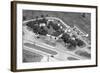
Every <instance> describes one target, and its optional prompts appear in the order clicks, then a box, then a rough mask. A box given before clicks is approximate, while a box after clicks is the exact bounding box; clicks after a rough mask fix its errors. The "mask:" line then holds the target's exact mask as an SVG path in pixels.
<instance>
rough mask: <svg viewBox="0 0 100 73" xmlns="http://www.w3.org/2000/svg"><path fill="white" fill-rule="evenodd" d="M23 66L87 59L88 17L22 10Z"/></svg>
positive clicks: (82, 14) (84, 14) (89, 27)
mask: <svg viewBox="0 0 100 73" xmlns="http://www.w3.org/2000/svg"><path fill="white" fill-rule="evenodd" d="M22 28H23V36H22V39H23V62H24V63H27V62H56V61H74V60H86V59H91V13H76V12H60V11H58V12H55V11H36V10H23V24H22Z"/></svg>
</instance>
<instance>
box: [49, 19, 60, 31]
mask: <svg viewBox="0 0 100 73" xmlns="http://www.w3.org/2000/svg"><path fill="white" fill-rule="evenodd" d="M48 25H49V26H50V25H51V26H52V28H53V29H54V30H55V31H57V30H59V29H60V26H58V25H57V23H54V22H52V21H50V22H49V24H48Z"/></svg>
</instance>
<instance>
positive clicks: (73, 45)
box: [61, 33, 85, 49]
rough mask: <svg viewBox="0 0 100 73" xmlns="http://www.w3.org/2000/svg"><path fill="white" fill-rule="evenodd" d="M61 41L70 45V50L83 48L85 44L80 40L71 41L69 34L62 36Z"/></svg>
mask: <svg viewBox="0 0 100 73" xmlns="http://www.w3.org/2000/svg"><path fill="white" fill-rule="evenodd" d="M61 39H62V40H63V41H64V43H65V44H66V43H67V44H69V45H68V48H69V49H70V48H76V46H79V47H81V46H83V45H84V44H85V43H84V42H83V41H82V40H80V39H78V38H75V40H73V39H71V37H70V35H69V34H67V33H64V34H63V35H62V37H61Z"/></svg>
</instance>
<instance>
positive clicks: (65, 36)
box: [61, 33, 70, 43]
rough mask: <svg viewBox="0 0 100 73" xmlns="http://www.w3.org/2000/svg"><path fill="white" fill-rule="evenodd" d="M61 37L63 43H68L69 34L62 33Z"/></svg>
mask: <svg viewBox="0 0 100 73" xmlns="http://www.w3.org/2000/svg"><path fill="white" fill-rule="evenodd" d="M61 39H63V41H64V42H65V43H70V35H69V34H67V33H64V34H63V35H62V37H61Z"/></svg>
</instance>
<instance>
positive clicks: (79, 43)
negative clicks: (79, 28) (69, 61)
mask: <svg viewBox="0 0 100 73" xmlns="http://www.w3.org/2000/svg"><path fill="white" fill-rule="evenodd" d="M76 42H77V45H78V46H79V47H81V46H83V45H84V44H85V43H84V42H83V41H82V40H80V39H76Z"/></svg>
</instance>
